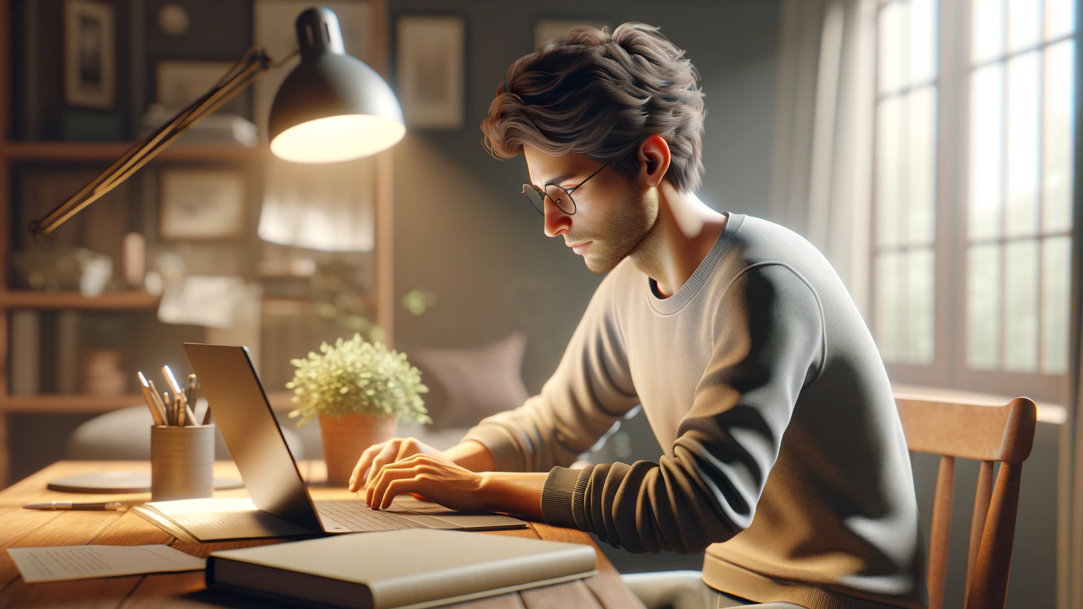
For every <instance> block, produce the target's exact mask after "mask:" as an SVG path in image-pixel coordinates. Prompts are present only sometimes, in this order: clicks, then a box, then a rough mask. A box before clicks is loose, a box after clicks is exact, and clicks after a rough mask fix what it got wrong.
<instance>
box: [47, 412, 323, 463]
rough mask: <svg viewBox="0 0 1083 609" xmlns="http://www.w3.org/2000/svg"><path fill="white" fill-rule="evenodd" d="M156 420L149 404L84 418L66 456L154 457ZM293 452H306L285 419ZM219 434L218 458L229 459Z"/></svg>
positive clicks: (84, 458) (107, 458)
mask: <svg viewBox="0 0 1083 609" xmlns="http://www.w3.org/2000/svg"><path fill="white" fill-rule="evenodd" d="M151 425H154V420H153V419H152V418H151V416H150V410H148V409H147V407H146V406H129V407H127V408H121V409H120V410H114V411H111V412H107V413H105V414H101V415H98V416H96V417H94V418H92V419H90V420H87V421H84V422H83V423H81V424H80V425H79V426H78V427H76V428H75V429H74V430H72V432H71V435H70V436H68V441H67V446H66V451H65V458H67V459H77V460H81V461H101V460H105V461H114V460H116V461H132V460H134V461H145V460H147V459H150V427H151ZM279 425H280V426H281V427H282V428H283V429H282V435H283V436H284V437H285V438H286V444H287V445H289V447H290V452H292V453H293V454H295V455H301V454H303V453H304V447H303V445H302V443H301V440H300V438H299V437H298V435H297V433H296V432H295V431H293V430H292V429H287V428H286V426H285V425H283V424H282V423H281V422H280V423H279ZM214 435H215V451H214V454H215V458H216V459H229V458H230V455H229V449H228V448H227V447H226V443H225V441H224V440H223V439H222V434H221V432H219V431H218V430H217V429H216V430H215V431H214Z"/></svg>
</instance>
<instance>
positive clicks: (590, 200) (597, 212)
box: [523, 146, 658, 273]
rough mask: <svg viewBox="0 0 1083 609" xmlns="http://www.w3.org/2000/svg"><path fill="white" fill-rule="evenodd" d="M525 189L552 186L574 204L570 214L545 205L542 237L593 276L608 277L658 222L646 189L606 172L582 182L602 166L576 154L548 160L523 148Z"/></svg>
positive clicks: (538, 152) (655, 203)
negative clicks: (554, 240) (558, 243)
mask: <svg viewBox="0 0 1083 609" xmlns="http://www.w3.org/2000/svg"><path fill="white" fill-rule="evenodd" d="M523 156H524V157H525V158H526V166H527V173H528V174H529V176H530V183H531V184H533V185H534V186H536V187H538V188H540V189H543V190H544V189H545V187H546V186H547V185H549V184H556V185H558V186H562V187H564V188H566V189H568V190H571V189H573V188H575V187H576V186H577V185H580V184H581V185H580V186H579V187H578V188H575V190H574V191H572V193H571V196H572V198H573V199H574V200H575V214H567V213H565V212H563V211H561V210H560V209H559V208H558V207H557V206H556V205H554V204H553V202H552V201H550V200H549V199H546V201H545V234H546V235H548V236H550V237H557V236H561V237H563V238H564V243H565V244H566V245H567V246H568V247H570V248H571V249H572V251H573V252H575V253H576V254H578V255H580V256H582V257H583V262H584V263H585V264H586V265H587V268H588V269H590V270H591V271H592V272H594V273H607V272H609V271H610V270H612V269H613V267H615V266H616V265H617V263H618V262H620V261H621V260H623V259H624V258H625V257H627V256H628V255H630V254H632V253H634V252H635V250H636V248H637V247H639V245H640V243H641V242H642V241H643V239H644V237H646V235H647V234H648V233H649V232H650V229H651V227H652V226H654V223H655V220H656V219H657V217H658V201H657V199H655V198H654V197H653V196H649V195H648V193H649V189H646V188H637V187H636V185H635V182H634V180H629V179H628V178H626V177H624V176H622V175H620V174H618V173H617V172H616V171H615V170H613V169H612V168H610V167H606V168H605V169H602V170H601V171H600V172H599V173H597V174H596V175H594V176H593V177H591V178H590V179H589V180H587V181H586V182H583V180H585V179H586V178H587V177H590V176H591V174H594V172H595V171H597V170H598V169H599V168H600V167H601V166H602V164H601V163H599V162H597V161H594V160H592V159H590V158H588V157H586V156H583V155H581V154H574V153H573V154H567V155H563V156H550V155H548V154H545V153H544V152H541V151H540V150H537V149H535V148H530V147H526V146H524V147H523Z"/></svg>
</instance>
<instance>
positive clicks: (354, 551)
mask: <svg viewBox="0 0 1083 609" xmlns="http://www.w3.org/2000/svg"><path fill="white" fill-rule="evenodd" d="M595 560H596V559H595V553H594V548H593V547H591V546H588V545H583V544H575V543H565V542H557V541H543V540H539V539H528V538H523V537H508V536H503V535H492V534H485V533H475V532H465V531H442V530H429V529H401V530H395V531H378V532H374V533H353V534H348V535H335V536H331V537H322V538H318V539H306V540H303V541H291V542H285V543H279V544H272V545H264V546H256V547H249V548H238V549H233V550H222V551H218V552H213V553H211V555H210V557H209V558H208V559H207V570H206V580H207V586H208V587H209V588H219V589H228V590H233V591H239V592H244V593H249V594H255V595H259V596H267V597H272V598H276V599H281V600H288V601H292V602H298V603H305V604H316V605H322V606H333V607H344V608H350V609H393V608H395V609H407V608H409V609H421V608H423V607H435V606H438V605H443V604H447V603H453V602H461V601H465V600H472V599H476V598H482V597H485V596H492V595H496V594H503V593H505V592H512V591H515V590H522V589H524V588H531V587H535V586H543V585H548V584H553V583H558V582H564V581H571V580H573V579H577V578H580V577H586V576H588V575H592V574H593V573H594V569H595Z"/></svg>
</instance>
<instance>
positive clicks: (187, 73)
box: [155, 60, 233, 109]
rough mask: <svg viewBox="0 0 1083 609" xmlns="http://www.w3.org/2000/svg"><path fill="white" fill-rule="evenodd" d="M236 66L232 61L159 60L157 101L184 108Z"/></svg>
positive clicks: (156, 81) (156, 83) (156, 82)
mask: <svg viewBox="0 0 1083 609" xmlns="http://www.w3.org/2000/svg"><path fill="white" fill-rule="evenodd" d="M232 66H233V63H232V62H229V61H183V60H175V61H172V60H167V61H159V62H158V65H157V66H156V74H155V90H156V92H157V94H156V95H155V101H156V102H158V103H159V104H162V105H163V106H165V107H167V108H171V109H180V108H183V107H185V106H187V105H188V104H190V103H192V102H193V101H195V100H196V99H198V98H199V97H200V96H201V95H203V94H204V93H206V92H207V91H208V90H210V88H211V87H212V86H214V83H216V82H218V81H219V80H220V79H221V78H222V77H224V76H225V75H226V72H227V71H229V69H230V68H231V67H232ZM231 101H233V100H231ZM227 105H228V104H227Z"/></svg>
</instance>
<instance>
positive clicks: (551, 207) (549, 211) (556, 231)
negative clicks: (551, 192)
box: [545, 197, 572, 237]
mask: <svg viewBox="0 0 1083 609" xmlns="http://www.w3.org/2000/svg"><path fill="white" fill-rule="evenodd" d="M571 226H572V217H571V216H570V215H568V214H566V213H564V212H563V211H561V209H560V208H559V207H557V206H556V203H553V201H552V200H551V199H549V197H545V235H546V236H547V237H557V236H559V235H562V234H564V233H566V232H568V229H569V228H571Z"/></svg>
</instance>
